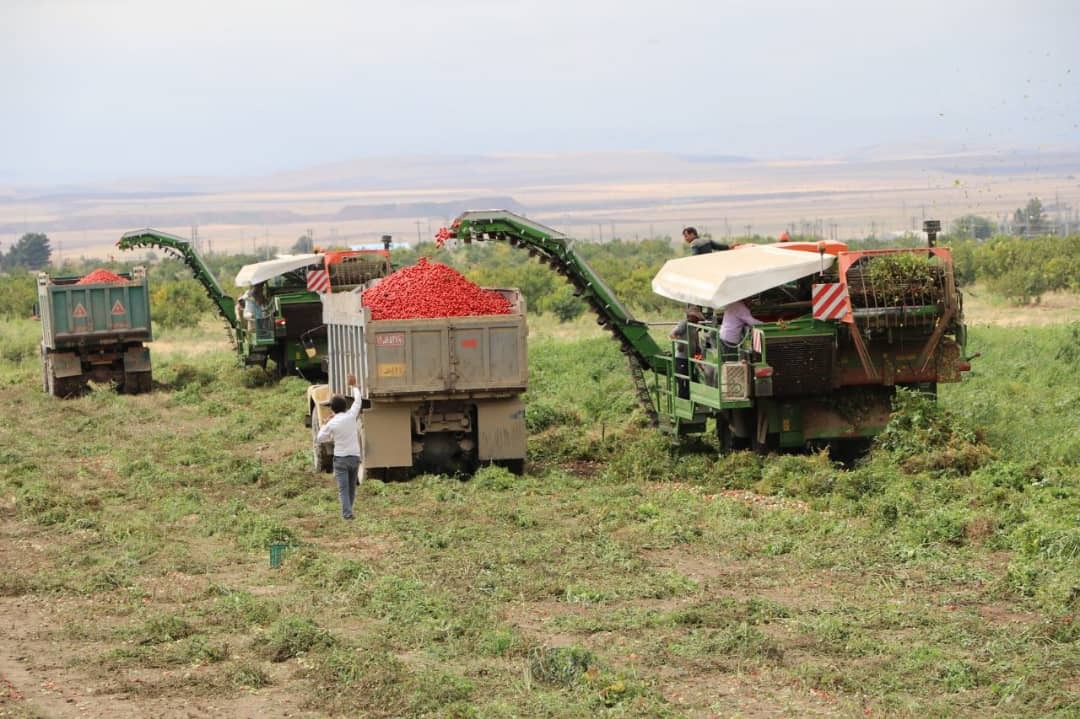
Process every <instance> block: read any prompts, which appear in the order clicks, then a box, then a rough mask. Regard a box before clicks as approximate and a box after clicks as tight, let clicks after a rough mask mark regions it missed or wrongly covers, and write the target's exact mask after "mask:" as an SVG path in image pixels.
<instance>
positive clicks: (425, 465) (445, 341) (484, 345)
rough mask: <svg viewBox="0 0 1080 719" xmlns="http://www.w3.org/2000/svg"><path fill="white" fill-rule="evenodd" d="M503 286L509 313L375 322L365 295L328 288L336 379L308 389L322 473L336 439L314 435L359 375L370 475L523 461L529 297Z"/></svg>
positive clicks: (455, 470) (316, 464)
mask: <svg viewBox="0 0 1080 719" xmlns="http://www.w3.org/2000/svg"><path fill="white" fill-rule="evenodd" d="M485 289H489V290H493V291H495V292H498V293H500V294H501V295H502V296H503V297H505V298H506V299H507V301H508V302H509V303H510V306H511V312H510V313H509V314H499V315H479V316H468V317H437V318H425V319H394V320H373V319H372V318H371V311H370V309H368V308H367V307H364V306H363V305H362V304H361V295H360V294H359V293H344V294H327V295H323V323H324V324H325V325H326V327H327V339H328V359H329V362H328V369H329V374H328V377H329V383H328V384H324V385H313V386H312V387H309V388H308V392H307V423H308V424H309V426H310V427H311V436H312V459H313V468H314V470H315V471H324V472H328V471H330V469H331V468H332V460H333V447H332V445H329V444H326V443H323V444H320V443H318V442H317V441H316V438H317V436H318V433H319V428H320V427H321V426H322V425H323V424H324V423H325V422H326V421H327V420H329V418H330V417H331V416H332V413H331V411H330V408H329V401H330V398H331V396H333V395H334V394H340V395H345V396H348V391H347V390H348V388H347V386H346V378H347V377H348V375H350V374H351V375H354V376H355V377H356V378H357V386H358V387H359V389H360V396H361V401H362V402H363V407H362V409H361V411H360V415H359V421H358V426H359V431H360V440H361V447H362V448H363V453H364V456H363V465H364V471H365V475H366V476H368V477H374V478H382V479H386V478H404V477H408V476H411V475H414V474H417V473H421V472H427V471H430V472H439V473H446V474H470V473H472V472H473V471H475V470H476V469H477V468H478V467H480V466H481V465H485V464H497V465H502V466H505V467H507V468H508V469H509V470H510V471H512V472H514V473H517V474H521V473H522V472H523V471H524V467H525V446H526V430H525V404H524V402H523V400H522V395H523V394H524V392H525V390H526V389H527V386H528V366H527V357H526V339H527V336H528V328H527V326H526V322H525V300H524V297H523V296H522V295H521V293H520V292H519V291H518V290H516V289H502V288H485Z"/></svg>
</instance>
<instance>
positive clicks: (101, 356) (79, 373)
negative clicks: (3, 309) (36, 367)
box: [37, 267, 153, 397]
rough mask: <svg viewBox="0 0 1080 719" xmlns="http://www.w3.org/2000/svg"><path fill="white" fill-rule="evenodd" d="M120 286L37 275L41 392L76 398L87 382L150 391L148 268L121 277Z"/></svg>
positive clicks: (150, 337)
mask: <svg viewBox="0 0 1080 719" xmlns="http://www.w3.org/2000/svg"><path fill="white" fill-rule="evenodd" d="M117 276H118V277H120V278H121V279H122V281H118V282H89V283H86V282H83V283H82V284H80V283H79V282H80V280H81V279H82V278H80V277H52V276H50V275H49V274H47V273H45V272H40V273H38V278H37V290H38V312H39V314H40V317H41V365H42V388H43V389H44V391H46V392H48V393H49V394H51V395H53V396H55V397H69V396H73V395H77V394H79V393H80V392H82V391H83V389H85V387H86V383H87V382H88V381H89V380H94V381H95V382H113V383H115V384H116V386H117V387H118V388H119V389H120V390H121V391H123V392H125V393H128V394H137V393H140V392H149V391H150V380H151V368H150V350H149V349H148V348H147V347H146V346H145V344H144V343H146V342H149V341H150V340H151V339H153V337H152V335H151V327H150V296H149V292H148V290H147V285H146V270H145V269H144V268H142V267H136V268H134V269H133V270H132V271H131V272H127V273H119V274H118V275H117Z"/></svg>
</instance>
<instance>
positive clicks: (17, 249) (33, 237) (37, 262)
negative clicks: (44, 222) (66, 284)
mask: <svg viewBox="0 0 1080 719" xmlns="http://www.w3.org/2000/svg"><path fill="white" fill-rule="evenodd" d="M51 256H52V248H51V247H49V238H48V237H47V236H46V235H43V234H42V233H40V232H27V233H26V234H25V235H23V236H22V237H20V238H19V241H18V242H16V243H15V244H14V245H12V246H11V248H10V249H9V250H8V251H7V255H6V256H5V257H4V267H6V268H8V269H11V268H14V267H25V268H26V269H28V270H40V269H41V268H43V267H45V266H46V265H48V264H49V258H50V257H51Z"/></svg>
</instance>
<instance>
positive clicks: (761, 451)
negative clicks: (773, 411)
mask: <svg viewBox="0 0 1080 719" xmlns="http://www.w3.org/2000/svg"><path fill="white" fill-rule="evenodd" d="M754 418H755V422H754V424H755V428H754V432H753V434H751V435H750V448H751V449H752V450H754V453H755V454H758V455H760V456H762V457H764V456H765V455H767V454H770V453H772V452H776V451H777V450H778V449H779V448H780V435H779V434H776V433H775V432H771V433H770V432H766V433H765V435H764V438H762V435H761V424H762V423H764V422H765V421H766V420H765V417H764V416H763V415H761V414H758V413H755V414H754Z"/></svg>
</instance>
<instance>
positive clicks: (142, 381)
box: [139, 370, 154, 393]
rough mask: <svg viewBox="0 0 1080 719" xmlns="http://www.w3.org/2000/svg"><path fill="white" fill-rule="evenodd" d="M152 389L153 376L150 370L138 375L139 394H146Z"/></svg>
mask: <svg viewBox="0 0 1080 719" xmlns="http://www.w3.org/2000/svg"><path fill="white" fill-rule="evenodd" d="M153 388H154V380H153V376H152V375H151V373H150V370H147V371H146V372H140V373H139V392H142V393H146V392H149V391H151V390H152V389H153Z"/></svg>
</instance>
